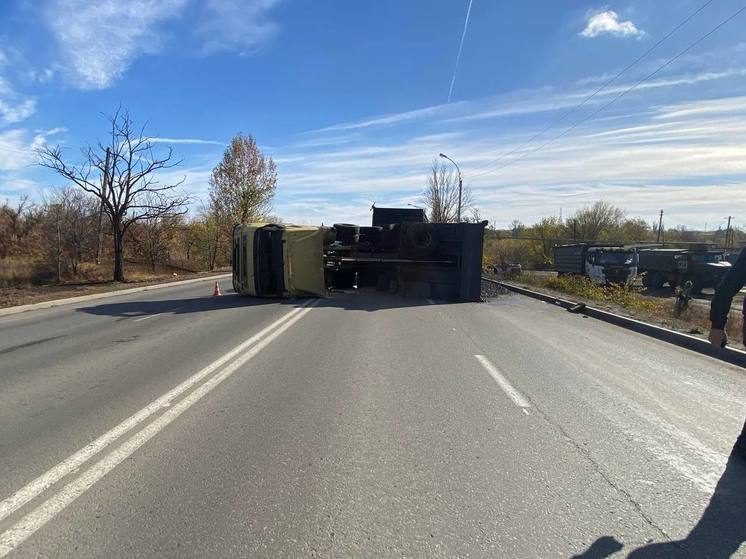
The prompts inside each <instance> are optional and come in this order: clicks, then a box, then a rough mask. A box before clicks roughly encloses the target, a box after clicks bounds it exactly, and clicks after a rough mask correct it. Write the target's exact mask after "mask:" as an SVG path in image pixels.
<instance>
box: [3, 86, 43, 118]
mask: <svg viewBox="0 0 746 559" xmlns="http://www.w3.org/2000/svg"><path fill="white" fill-rule="evenodd" d="M35 111H36V101H35V100H34V99H32V98H30V97H23V96H22V95H20V94H19V93H18V92H16V91H15V89H13V87H12V86H11V85H10V83H9V82H8V81H7V80H6V79H4V78H3V77H2V76H0V125H2V126H7V125H9V124H15V123H18V122H21V121H22V120H25V119H27V118H28V117H30V116H31V115H32V114H34V112H35Z"/></svg>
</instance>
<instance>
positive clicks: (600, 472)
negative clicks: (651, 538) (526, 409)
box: [532, 402, 691, 557]
mask: <svg viewBox="0 0 746 559" xmlns="http://www.w3.org/2000/svg"><path fill="white" fill-rule="evenodd" d="M532 405H533V407H534V409H536V411H537V412H538V413H539V414H540V415H541V416H542V417H543V418H544V420H545V421H546V422H547V423H548V424H549V425H551V426H552V427H554V428H555V429H556V430H557V431H559V432H560V433H561V434H562V436H563V437H564V438H565V439H566V440H567V441H568V442H569V443H570V444H571V445H572V446H573V447H575V449H576V450H577V451H578V452H579V453H580V454H581V455H582V456H583V457H584V458H585V459H586V460H587V461H588V462H589V463H590V464H591V466H592V467H593V469H594V470H595V471H596V473H598V475H599V476H601V479H603V480H604V481H605V482H606V483H607V484H608V485H609V487H611V488H612V489H614V490H615V491H616V492H617V493H619V494H621V495H622V496H623V497H624V498H625V499H626V500H627V502H628V503H629V504H630V505H632V508H633V509H634V510H635V511H636V512H637V514H639V515H640V518H642V519H643V520H644V521H645V523H646V524H647V525H648V526H650V528H652V529H653V530H654V531H656V532H657V533H658V534H659V535H660V536H661V537H663V538H665V539H666V541H668V542H669V543H671V544H672V545H675V546H676V547H678V548H679V549H681V550H682V551H683V552H684V553H685V554H686V555H687V557H691V554H690V553H689V550H688V549H686V547H684V546H683V545H681V544H680V543H678V541H677V540H675V539H674V538H672V537H671V536H670V535H669V534H668V533H667V532H666V531H665V530H664V529H663V528H662V527H661V526H659V525H658V524H657V523H656V522H655V521H654V520H653V519H652V518H651V517H650V516H649V515H648V514H647V513H646V512H645V511H644V510H643V508H642V505H641V504H640V503H639V502H638V501H637V500H636V499H635V498H634V497H633V496H632V494H631V493H630V492H629V491H627V490H626V489H625V488H624V487H622V486H621V485H620V484H618V483H617V482H615V481H614V480H613V479H612V477H611V476H610V475H609V474H608V473H607V472H606V471H605V470H604V469H603V468H602V467H601V464H599V463H598V461H597V460H596V459H595V458H593V456H592V455H591V453H590V451H589V450H588V449H587V448H586V447H585V446H584V445H582V444H580V443H579V442H577V441H576V440H575V439H574V438H573V437H572V436H571V435H570V434H569V433H568V432H567V431H566V430H565V428H564V427H562V425H560V424H559V423H557V422H556V421H553V420H552V418H551V417H549V415H548V414H547V413H545V412H544V410H542V409H541V408H539V407H538V406H536V403H535V402H532Z"/></svg>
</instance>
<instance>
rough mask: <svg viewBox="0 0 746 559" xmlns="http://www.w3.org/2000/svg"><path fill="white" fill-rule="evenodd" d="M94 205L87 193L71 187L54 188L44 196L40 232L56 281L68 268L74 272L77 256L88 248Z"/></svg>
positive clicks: (93, 226) (91, 242)
mask: <svg viewBox="0 0 746 559" xmlns="http://www.w3.org/2000/svg"><path fill="white" fill-rule="evenodd" d="M45 198H46V197H45ZM97 205H98V204H96V202H95V200H94V199H93V198H92V197H91V196H89V195H88V194H86V193H85V192H81V191H80V190H78V189H75V188H73V187H66V188H63V189H59V190H56V191H54V192H52V194H51V196H49V197H48V198H47V199H46V200H45V203H44V207H43V212H42V234H43V236H44V241H45V242H44V245H45V246H46V247H47V249H48V258H49V261H50V263H51V264H52V265H54V266H55V268H56V275H57V281H58V282H60V281H62V275H63V271H67V270H68V268H69V271H70V272H71V273H72V275H73V276H77V275H78V271H79V266H80V262H81V260H82V259H83V257H84V255H85V254H86V253H87V252H89V251H91V250H92V248H93V245H94V241H95V237H96V223H95V215H96V212H97V211H98V208H97Z"/></svg>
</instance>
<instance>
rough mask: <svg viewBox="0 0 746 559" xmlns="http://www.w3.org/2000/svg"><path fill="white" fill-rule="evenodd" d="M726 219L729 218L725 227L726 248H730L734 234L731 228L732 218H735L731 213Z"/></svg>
mask: <svg viewBox="0 0 746 559" xmlns="http://www.w3.org/2000/svg"><path fill="white" fill-rule="evenodd" d="M726 219H727V220H728V225H727V227H726V228H725V248H730V245H731V236H732V232H731V229H730V220H731V219H733V216H732V215H729V216H728V217H727V218H726Z"/></svg>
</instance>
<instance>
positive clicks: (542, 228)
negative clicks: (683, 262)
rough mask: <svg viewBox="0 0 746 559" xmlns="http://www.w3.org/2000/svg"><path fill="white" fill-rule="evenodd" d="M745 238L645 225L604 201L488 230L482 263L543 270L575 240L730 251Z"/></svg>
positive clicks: (722, 232) (741, 234)
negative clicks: (709, 246)
mask: <svg viewBox="0 0 746 559" xmlns="http://www.w3.org/2000/svg"><path fill="white" fill-rule="evenodd" d="M744 240H746V233H745V232H743V231H741V230H740V229H737V228H736V229H733V230H732V231H731V234H730V236H728V235H727V234H726V231H725V230H723V229H717V230H715V231H710V232H709V233H707V234H706V233H705V232H703V231H696V230H692V229H688V228H686V227H684V226H682V225H679V226H676V227H673V228H666V227H665V224H664V225H663V226H662V227H660V231H659V222H658V221H653V222H650V223H648V222H647V221H646V220H644V219H642V218H639V217H628V216H627V212H626V211H625V210H624V209H623V208H620V207H618V206H614V205H613V204H610V203H608V202H605V201H603V200H601V201H598V202H595V203H594V204H591V205H589V206H585V207H583V208H580V209H579V210H577V211H576V212H575V213H574V214H573V215H571V216H570V217H568V218H567V219H564V220H563V219H560V218H559V217H556V216H552V217H544V218H542V219H540V220H539V221H537V222H536V223H534V224H533V225H524V224H523V223H521V222H520V221H519V220H513V221H512V222H511V223H510V225H509V227H508V228H505V229H498V228H495V227H491V228H490V229H488V230H487V236H486V241H485V252H484V260H485V264H487V265H494V264H498V265H499V264H509V263H516V262H517V263H520V264H522V265H524V266H528V267H530V268H543V267H548V266H550V265H551V264H552V263H553V260H554V254H553V252H554V246H555V245H558V244H568V243H574V242H608V243H622V244H637V243H641V244H642V243H661V244H665V245H667V246H676V245H679V246H685V244H686V243H710V244H713V245H718V246H720V247H723V248H734V247H737V246H739V243H740V242H742V241H744ZM726 245H728V246H726Z"/></svg>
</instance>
